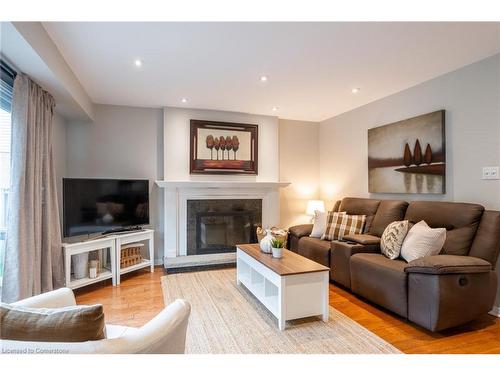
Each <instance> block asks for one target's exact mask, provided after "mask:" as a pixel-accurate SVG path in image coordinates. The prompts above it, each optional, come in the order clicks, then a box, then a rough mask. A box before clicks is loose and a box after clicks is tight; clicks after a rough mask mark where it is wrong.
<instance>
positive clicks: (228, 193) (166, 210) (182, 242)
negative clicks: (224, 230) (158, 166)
mask: <svg viewBox="0 0 500 375" xmlns="http://www.w3.org/2000/svg"><path fill="white" fill-rule="evenodd" d="M156 184H157V185H158V186H159V187H160V188H162V189H163V190H164V207H163V215H164V217H163V218H164V262H165V265H166V264H168V263H169V262H172V261H174V262H180V261H183V260H182V259H195V258H196V259H202V258H203V257H206V258H207V259H210V262H212V261H213V260H214V259H217V258H218V257H220V258H221V259H222V258H224V259H229V257H231V259H233V258H234V259H235V255H234V253H233V252H230V253H227V252H225V253H219V254H199V255H191V254H189V252H188V235H187V232H188V201H190V200H210V201H211V200H228V199H229V200H238V201H241V200H260V202H261V224H262V226H263V227H271V226H273V225H279V221H280V198H279V189H280V188H283V187H286V186H288V185H289V184H290V183H288V182H270V181H230V180H226V181H193V180H192V181H156ZM257 221H258V220H256V223H257ZM257 224H258V223H257ZM254 225H255V223H254ZM234 259H233V261H234ZM209 264H210V263H209Z"/></svg>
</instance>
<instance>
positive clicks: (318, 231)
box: [309, 210, 327, 238]
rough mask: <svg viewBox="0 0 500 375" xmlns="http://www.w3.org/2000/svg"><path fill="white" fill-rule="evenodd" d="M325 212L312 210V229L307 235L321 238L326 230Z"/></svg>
mask: <svg viewBox="0 0 500 375" xmlns="http://www.w3.org/2000/svg"><path fill="white" fill-rule="evenodd" d="M326 215H327V214H326V212H321V211H317V210H316V211H314V217H313V229H312V231H311V234H310V235H309V237H314V238H321V236H322V235H323V234H325V230H326Z"/></svg>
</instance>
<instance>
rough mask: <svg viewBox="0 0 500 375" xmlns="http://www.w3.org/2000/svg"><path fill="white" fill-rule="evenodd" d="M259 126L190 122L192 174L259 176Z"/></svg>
mask: <svg viewBox="0 0 500 375" xmlns="http://www.w3.org/2000/svg"><path fill="white" fill-rule="evenodd" d="M257 146H258V126H257V125H250V124H238V123H227V122H217V121H202V120H191V146H190V148H191V163H190V172H191V173H192V174H257V160H258V159H257V149H258V147H257Z"/></svg>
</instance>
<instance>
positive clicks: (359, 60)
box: [43, 22, 500, 121]
mask: <svg viewBox="0 0 500 375" xmlns="http://www.w3.org/2000/svg"><path fill="white" fill-rule="evenodd" d="M43 25H44V27H45V29H46V30H47V32H48V33H49V35H50V37H51V38H52V39H53V40H54V42H55V43H56V45H57V46H58V48H59V50H60V51H61V53H62V55H63V56H64V57H65V59H66V60H67V62H68V63H69V65H70V66H71V68H72V69H73V70H74V72H75V74H76V75H77V77H78V78H79V79H80V81H81V83H82V85H83V86H84V88H85V89H86V91H87V93H88V94H89V96H90V97H91V99H92V100H93V101H94V102H96V103H104V104H117V105H130V106H145V107H163V106H179V107H180V106H186V107H193V108H204V109H217V110H227V111H238V112H249V113H255V114H266V115H276V116H279V117H281V118H288V119H297V120H311V121H320V120H324V119H327V118H329V117H332V116H334V115H337V114H340V113H342V112H345V111H348V110H350V109H353V108H356V107H359V106H361V105H363V104H366V103H369V102H371V101H374V100H377V99H380V98H382V97H385V96H387V95H390V94H393V93H395V92H398V91H401V90H403V89H406V88H408V87H411V86H414V85H416V84H418V83H421V82H424V81H426V80H429V79H431V78H433V77H436V76H439V75H441V74H444V73H447V72H450V71H452V70H455V69H457V68H459V67H462V66H465V65H468V64H470V63H473V62H475V61H478V60H481V59H483V58H486V57H488V56H491V55H494V54H496V53H499V52H500V23H338V22H337V23H112V22H109V23H108V22H106V23H82V22H76V23H71V22H64V23H52V22H46V23H44V24H43ZM136 58H140V59H142V60H143V62H144V63H143V66H142V67H141V68H137V67H135V66H134V64H133V61H134V59H136ZM263 74H264V75H267V76H268V77H269V80H268V82H267V83H262V82H260V76H261V75H263ZM353 87H360V88H361V91H360V92H359V93H358V94H356V95H354V94H352V93H351V89H352V88H353ZM183 97H185V98H188V99H189V101H188V102H187V103H186V104H183V103H181V98H183ZM273 106H276V107H278V110H277V111H276V112H273V111H272V107H273Z"/></svg>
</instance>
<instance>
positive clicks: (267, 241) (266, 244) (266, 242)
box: [260, 229, 274, 254]
mask: <svg viewBox="0 0 500 375" xmlns="http://www.w3.org/2000/svg"><path fill="white" fill-rule="evenodd" d="M272 240H274V237H273V235H272V234H271V230H270V229H266V235H265V236H264V238H262V240H260V249H261V250H262V252H263V253H267V254H269V253H270V252H271V241H272Z"/></svg>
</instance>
